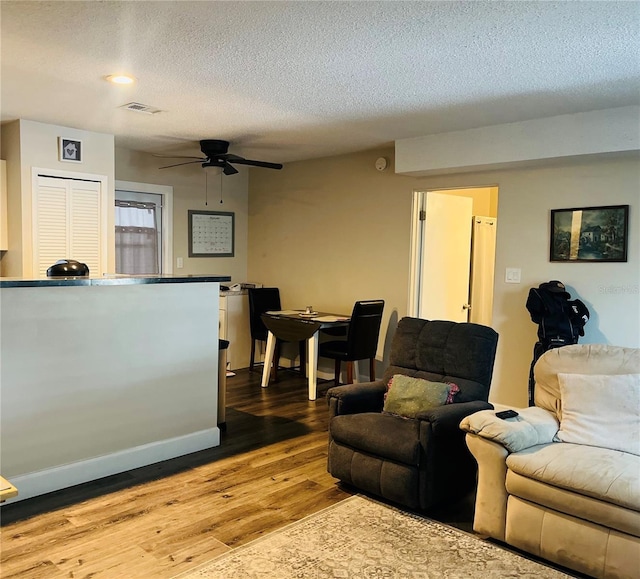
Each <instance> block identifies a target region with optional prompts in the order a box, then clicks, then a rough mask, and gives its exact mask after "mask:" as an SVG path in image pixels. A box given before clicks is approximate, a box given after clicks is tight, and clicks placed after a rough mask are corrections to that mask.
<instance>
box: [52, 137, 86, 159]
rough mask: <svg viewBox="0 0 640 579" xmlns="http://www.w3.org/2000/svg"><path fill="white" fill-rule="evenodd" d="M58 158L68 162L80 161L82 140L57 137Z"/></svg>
mask: <svg viewBox="0 0 640 579" xmlns="http://www.w3.org/2000/svg"><path fill="white" fill-rule="evenodd" d="M58 158H59V159H60V161H65V162H68V163H82V141H79V140H78V139H67V138H66V137H58Z"/></svg>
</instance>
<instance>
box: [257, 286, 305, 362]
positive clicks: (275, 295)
mask: <svg viewBox="0 0 640 579" xmlns="http://www.w3.org/2000/svg"><path fill="white" fill-rule="evenodd" d="M247 293H248V294H249V325H250V330H251V356H250V359H249V371H251V372H252V371H253V366H254V365H255V354H256V342H266V341H267V334H268V333H269V331H268V330H267V328H266V326H265V325H264V322H263V321H262V318H261V316H262V314H264V313H265V312H271V311H280V310H281V309H282V305H281V303H280V289H279V288H277V287H263V288H249V289H248V290H247ZM283 341H284V340H281V339H276V351H275V353H274V358H273V367H274V368H275V369H277V368H278V362H279V360H280V345H281V344H282V342H283ZM305 346H306V342H305V341H301V342H300V371H301V372H302V373H303V374H304V372H305V368H304V367H305Z"/></svg>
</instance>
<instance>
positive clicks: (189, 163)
mask: <svg viewBox="0 0 640 579" xmlns="http://www.w3.org/2000/svg"><path fill="white" fill-rule="evenodd" d="M203 161H206V159H198V160H197V161H187V162H186V163H176V164H175V165H165V166H164V167H158V169H169V168H170V167H180V166H181V165H191V164H193V163H202V162H203Z"/></svg>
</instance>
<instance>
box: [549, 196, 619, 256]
mask: <svg viewBox="0 0 640 579" xmlns="http://www.w3.org/2000/svg"><path fill="white" fill-rule="evenodd" d="M628 225H629V206H628V205H609V206H605V207H578V208H574V209H552V210H551V242H550V244H549V245H550V260H551V261H569V262H585V261H588V262H595V261H598V262H603V261H627V240H628V238H629V233H628Z"/></svg>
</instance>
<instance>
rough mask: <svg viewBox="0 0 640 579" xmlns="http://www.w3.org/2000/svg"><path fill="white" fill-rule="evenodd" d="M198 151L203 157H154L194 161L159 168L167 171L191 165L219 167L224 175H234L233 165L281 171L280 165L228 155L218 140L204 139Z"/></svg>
mask: <svg viewBox="0 0 640 579" xmlns="http://www.w3.org/2000/svg"><path fill="white" fill-rule="evenodd" d="M200 150H201V151H202V153H203V155H204V157H189V156H182V155H155V156H156V157H165V158H171V159H195V160H194V161H185V162H184V163H175V164H174V165H166V166H165V167H159V168H160V169H169V168H170V167H179V166H180V165H189V164H191V163H201V164H202V166H203V167H221V168H222V172H223V173H224V174H225V175H235V174H236V173H237V172H238V170H237V169H236V168H235V167H234V166H233V165H251V166H253V167H265V168H266V169H282V164H281V163H267V162H266V161H254V160H252V159H245V158H244V157H239V156H238V155H233V154H231V153H228V152H227V151H228V150H229V142H228V141H221V140H218V139H204V140H202V141H200Z"/></svg>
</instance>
